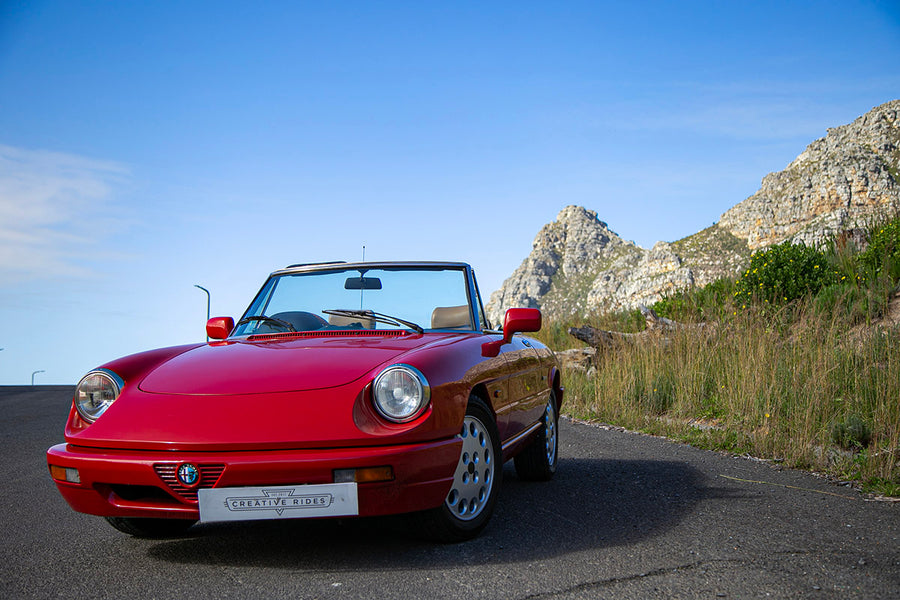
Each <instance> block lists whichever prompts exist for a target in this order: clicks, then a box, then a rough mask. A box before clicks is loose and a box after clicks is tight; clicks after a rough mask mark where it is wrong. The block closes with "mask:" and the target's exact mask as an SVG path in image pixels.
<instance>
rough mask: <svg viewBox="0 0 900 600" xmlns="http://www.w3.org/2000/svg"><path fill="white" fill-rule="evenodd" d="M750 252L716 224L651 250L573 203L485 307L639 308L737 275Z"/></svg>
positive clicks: (495, 315) (568, 312)
mask: <svg viewBox="0 0 900 600" xmlns="http://www.w3.org/2000/svg"><path fill="white" fill-rule="evenodd" d="M749 255H750V252H749V250H748V249H747V245H746V243H744V242H742V241H740V240H738V239H737V238H735V237H734V236H732V235H731V234H730V233H728V232H725V231H721V230H717V229H716V228H714V227H711V228H709V229H707V230H704V231H702V232H700V233H698V234H695V235H693V236H691V237H689V238H685V239H684V240H681V241H679V242H675V243H674V244H670V243H666V242H658V243H657V244H656V245H655V246H653V248H652V249H651V250H645V249H644V248H641V247H640V246H637V245H635V244H634V243H633V242H629V241H625V240H623V239H622V238H621V237H619V236H618V235H617V234H616V233H615V232H613V231H612V230H610V229H609V227H608V226H607V224H606V223H604V222H603V221H601V220H599V219H598V218H597V213H596V212H594V211H592V210H587V209H585V208H582V207H580V206H567V207H565V208H564V209H562V210H561V211H560V213H559V215H557V217H556V221H554V222H552V223H548V224H547V225H544V226H543V227H542V228H541V230H540V231H539V232H538V234H537V236H536V237H535V238H534V242H533V244H532V251H531V254H529V255H528V258H526V259H525V260H524V261H523V262H522V264H521V265H520V266H519V268H518V269H516V270H515V272H514V273H513V274H512V275H511V276H510V277H509V278H508V279H507V280H506V281H505V282H504V283H503V286H502V287H501V288H500V289H499V290H497V291H496V292H494V293H493V294H492V295H491V299H490V302H488V305H487V307H486V309H487V311H488V315H489V317H490V319H491V321H493V322H494V323H500V322H502V317H503V312H504V311H505V310H506V309H507V308H510V307H513V306H522V307H533V308H540V309H541V310H542V311H543V312H544V314H545V315H547V316H548V317H550V318H565V317H570V316H583V315H585V314H588V313H591V312H595V311H611V310H620V309H630V308H635V307H637V306H638V305H639V304H652V303H653V302H656V301H657V300H659V299H660V298H662V297H663V296H664V295H665V294H668V293H671V292H673V291H675V290H678V289H682V288H685V287H689V286H691V285H694V284H698V285H705V284H706V283H709V282H710V281H713V280H715V279H717V278H718V277H721V276H722V275H725V274H733V273H735V272H736V271H737V270H739V269H740V268H741V267H742V266H743V265H744V264H745V262H746V259H747V257H749Z"/></svg>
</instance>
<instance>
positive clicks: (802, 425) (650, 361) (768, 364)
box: [546, 305, 900, 495]
mask: <svg viewBox="0 0 900 600" xmlns="http://www.w3.org/2000/svg"><path fill="white" fill-rule="evenodd" d="M789 310H790V314H787V313H783V314H777V313H775V314H773V313H772V312H767V313H754V312H752V311H751V312H740V311H734V312H735V313H737V314H733V316H732V317H731V318H729V319H728V320H727V322H723V323H721V324H720V327H718V328H715V329H709V330H686V331H684V332H681V333H679V334H678V335H677V336H675V337H672V338H671V339H670V341H669V343H668V344H663V343H658V342H652V341H651V342H648V343H644V344H640V345H635V346H630V347H623V348H621V349H620V350H618V351H615V352H606V353H601V354H600V356H598V358H597V361H596V364H595V366H594V369H593V371H592V373H591V375H590V376H589V375H587V374H585V373H579V372H571V373H566V374H565V375H566V382H565V383H566V386H567V389H568V392H567V405H566V406H565V407H564V408H565V411H566V412H567V413H569V414H570V415H572V416H576V417H579V418H587V419H597V420H600V421H603V422H607V423H611V424H615V425H620V426H623V427H627V428H630V429H636V430H642V431H646V432H649V433H656V434H662V435H667V436H670V437H674V438H676V439H680V440H683V441H686V442H690V443H692V444H695V445H698V446H701V447H707V448H715V449H724V450H728V451H732V452H736V453H741V454H743V453H748V454H751V455H754V456H758V457H764V458H769V459H774V460H779V461H783V462H784V464H786V465H788V466H792V467H799V468H810V469H815V470H818V471H823V472H828V473H830V474H832V475H834V476H837V477H839V478H842V479H850V480H856V481H858V482H860V483H862V484H863V485H864V487H867V488H868V489H871V490H874V491H878V492H881V493H886V494H889V495H898V494H900V450H898V448H900V331H898V329H897V328H890V329H887V328H882V327H873V328H870V329H869V330H868V332H867V334H866V335H864V336H862V337H860V336H858V335H857V336H856V337H855V338H854V339H850V338H849V336H848V329H847V328H846V326H845V324H844V323H843V322H840V321H839V320H835V319H831V318H829V317H828V316H823V315H822V314H821V313H817V312H816V311H815V310H813V309H812V306H811V305H809V306H808V307H799V308H798V307H797V306H794V307H792V308H790V309H789ZM560 329H561V328H560V327H559V326H557V327H550V328H548V330H547V333H546V335H547V336H548V337H554V336H556V337H557V338H558V334H559V331H560ZM547 341H549V342H551V344H552V343H553V342H554V341H556V342H559V341H560V340H559V339H556V340H551V339H548V340H547ZM568 345H569V346H573V345H576V344H573V343H570V344H568ZM848 432H849V433H848Z"/></svg>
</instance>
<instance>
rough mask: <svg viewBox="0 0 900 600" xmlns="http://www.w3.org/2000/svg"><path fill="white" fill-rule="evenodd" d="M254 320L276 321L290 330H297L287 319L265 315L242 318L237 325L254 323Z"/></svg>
mask: <svg viewBox="0 0 900 600" xmlns="http://www.w3.org/2000/svg"><path fill="white" fill-rule="evenodd" d="M253 321H262V322H264V323H275V324H276V325H281V326H282V327H284V328H286V329H287V330H288V331H293V332H294V333H296V332H297V330H296V329H294V326H293V325H291V324H290V323H288V322H287V321H282V320H281V319H276V318H275V317H266V316H264V315H255V316H252V317H244V318H243V319H241V320H240V321H238V322H237V324H236V325H235V327H237V326H238V325H246V324H247V323H252V322H253Z"/></svg>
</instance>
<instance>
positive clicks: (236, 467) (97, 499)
mask: <svg viewBox="0 0 900 600" xmlns="http://www.w3.org/2000/svg"><path fill="white" fill-rule="evenodd" d="M461 449H462V441H461V440H460V439H459V438H450V439H446V440H439V441H435V442H427V443H419V444H408V445H400V446H375V447H369V448H335V449H317V450H308V449H307V450H271V451H255V452H253V451H241V452H177V453H176V452H165V451H153V452H141V451H134V450H110V449H98V448H89V447H84V446H74V445H72V444H58V445H56V446H53V447H52V448H50V449H49V450H48V451H47V463H48V466H51V467H61V468H62V469H52V470H51V471H52V472H57V473H59V472H60V471H64V470H65V469H69V470H71V469H77V472H78V480H79V481H78V482H77V483H74V482H70V481H65V480H63V479H59V478H56V477H54V479H53V480H54V483H56V486H57V488H59V491H60V493H61V494H62V495H63V497H64V498H65V500H66V502H68V503H69V506H71V507H72V508H73V509H75V510H76V511H78V512H83V513H87V514H91V515H99V516H105V517H155V518H178V519H194V520H196V519H199V516H200V513H199V508H198V504H197V489H198V488H213V487H214V488H224V487H244V486H264V485H302V484H321V483H334V481H335V480H334V472H335V471H336V470H345V469H361V468H365V467H383V466H389V467H391V469H392V471H393V479H391V480H390V481H377V482H369V483H365V482H364V483H359V484H358V495H359V515H360V516H375V515H387V514H399V513H405V512H412V511H417V510H425V509H429V508H434V507H436V506H440V505H441V503H442V502H443V501H444V499H445V498H446V496H447V493H448V492H449V491H450V485H451V483H452V481H453V474H454V471H455V468H456V463H457V462H458V461H459V456H460V452H461ZM186 462H188V463H192V464H195V465H197V466H199V467H200V471H201V480H200V483H199V485H198V486H197V487H194V488H188V487H186V486H184V485H182V484H181V483H180V482H179V481H178V479H177V477H175V471H176V469H177V468H178V466H179V465H180V464H182V463H186ZM70 473H71V471H70Z"/></svg>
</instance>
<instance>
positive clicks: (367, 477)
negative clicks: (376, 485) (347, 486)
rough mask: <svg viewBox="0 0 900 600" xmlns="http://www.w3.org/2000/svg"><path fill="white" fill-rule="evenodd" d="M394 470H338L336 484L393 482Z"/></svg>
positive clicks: (335, 476)
mask: <svg viewBox="0 0 900 600" xmlns="http://www.w3.org/2000/svg"><path fill="white" fill-rule="evenodd" d="M393 478H394V469H393V468H391V467H390V466H386V467H363V468H360V469H337V470H335V472H334V482H335V483H351V482H354V481H355V482H356V483H372V482H375V481H391V480H392V479H393Z"/></svg>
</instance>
